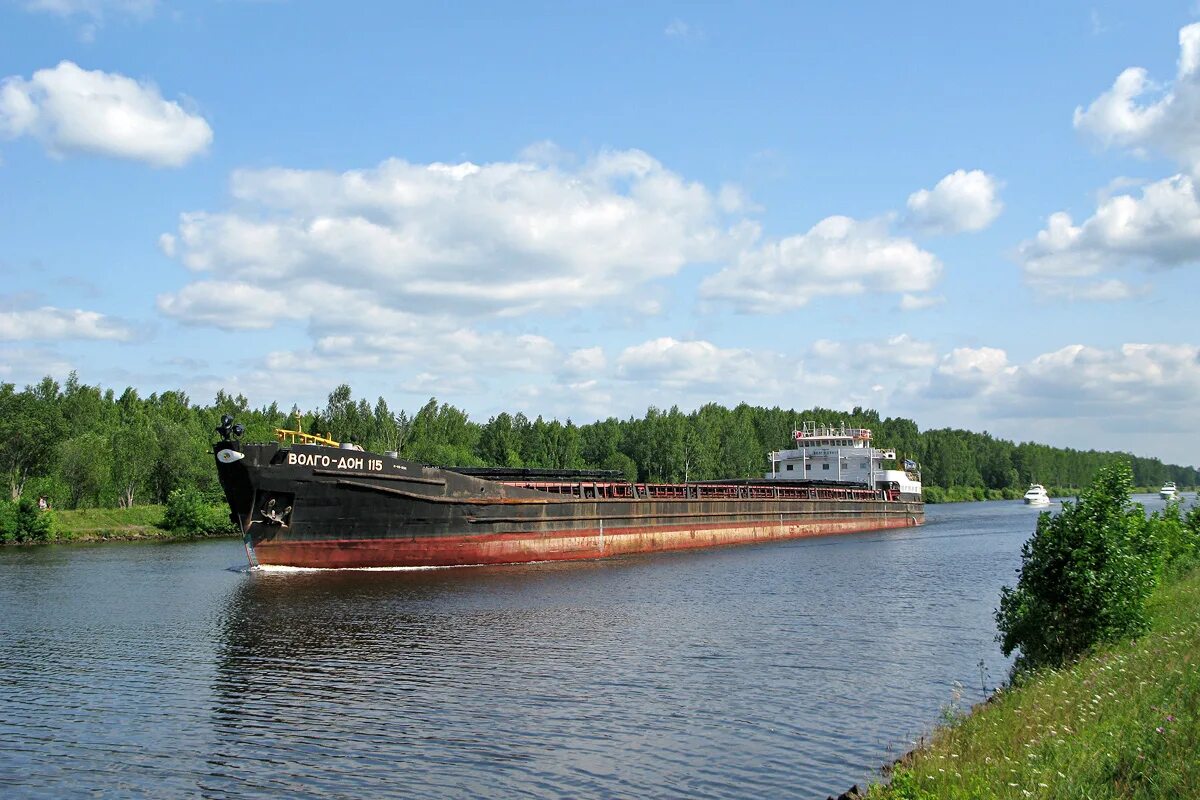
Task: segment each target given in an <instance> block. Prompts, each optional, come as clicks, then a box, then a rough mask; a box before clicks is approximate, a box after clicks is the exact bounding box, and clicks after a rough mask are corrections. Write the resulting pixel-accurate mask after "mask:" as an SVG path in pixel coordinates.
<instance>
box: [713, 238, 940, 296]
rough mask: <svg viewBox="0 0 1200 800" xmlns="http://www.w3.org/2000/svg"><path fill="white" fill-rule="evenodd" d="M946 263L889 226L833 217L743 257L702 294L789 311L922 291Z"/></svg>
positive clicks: (933, 282) (743, 254)
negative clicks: (820, 301)
mask: <svg viewBox="0 0 1200 800" xmlns="http://www.w3.org/2000/svg"><path fill="white" fill-rule="evenodd" d="M941 271H942V265H941V262H940V261H939V260H938V258H937V257H936V256H935V255H933V254H932V253H930V252H928V251H925V250H922V249H921V248H920V247H918V246H917V245H916V244H915V243H914V242H913V241H912V240H910V239H907V238H904V237H898V236H893V235H892V234H891V233H889V231H888V226H887V223H886V221H883V220H872V221H865V222H864V221H860V220H854V219H851V218H849V217H841V216H834V217H827V218H826V219H823V220H821V221H820V222H818V223H817V224H816V225H814V226H813V227H812V229H811V230H809V231H808V232H807V233H805V234H801V235H799V236H789V237H786V238H783V239H781V240H779V241H777V242H768V243H765V244H763V245H762V246H760V247H756V248H751V249H746V250H744V251H743V252H741V253H740V254H739V256H738V258H737V261H736V263H735V264H734V265H733V266H730V267H727V268H725V269H723V270H721V271H720V272H718V273H717V274H716V275H713V276H711V277H709V278H706V279H705V280H704V281H703V282H702V283H701V285H700V293H701V296H703V297H705V298H707V299H710V300H721V301H726V302H729V303H731V304H733V305H734V306H735V307H737V308H739V309H741V310H743V311H750V312H759V313H764V312H782V311H789V310H793V309H796V308H800V307H802V306H804V305H807V304H808V302H809V301H811V300H812V299H813V298H815V297H821V296H832V295H856V294H862V293H864V292H914V291H917V292H920V291H927V290H929V289H931V288H933V286H934V285H935V284H936V282H937V280H938V278H939V276H940V275H941Z"/></svg>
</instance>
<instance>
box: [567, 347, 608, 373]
mask: <svg viewBox="0 0 1200 800" xmlns="http://www.w3.org/2000/svg"><path fill="white" fill-rule="evenodd" d="M607 367H608V357H607V356H605V355H604V348H602V347H583V348H580V349H578V350H573V351H571V353H570V354H569V355H568V356H567V357H566V358H565V359H564V360H563V365H562V372H563V374H565V375H568V376H571V377H577V378H587V377H593V376H596V375H600V374H602V373H603V372H604V370H605V369H606V368H607Z"/></svg>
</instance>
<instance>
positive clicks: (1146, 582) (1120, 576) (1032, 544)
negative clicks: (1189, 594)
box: [996, 463, 1157, 670]
mask: <svg viewBox="0 0 1200 800" xmlns="http://www.w3.org/2000/svg"><path fill="white" fill-rule="evenodd" d="M1132 488H1133V472H1132V470H1131V469H1130V467H1129V465H1128V464H1125V463H1118V464H1114V465H1111V466H1108V467H1105V468H1103V469H1102V470H1100V472H1099V473H1098V474H1097V476H1096V479H1095V481H1094V482H1093V483H1092V486H1091V488H1090V489H1087V490H1085V491H1084V492H1083V493H1082V494H1081V495H1080V497H1079V502H1078V503H1069V502H1068V503H1063V510H1062V512H1061V513H1059V514H1058V515H1052V514H1050V513H1049V512H1044V513H1042V515H1041V516H1040V517H1039V518H1038V523H1037V530H1036V531H1035V532H1034V534H1033V536H1032V538H1030V539H1029V541H1027V542H1026V543H1025V544H1024V546H1023V547H1022V548H1021V569H1020V572H1019V578H1018V580H1017V586H1016V588H1015V589H1012V588H1009V587H1007V586H1006V587H1004V589H1003V590H1001V595H1000V608H999V610H997V612H996V626H997V628H998V630H999V632H1000V634H999V639H1000V644H1001V649H1002V650H1003V651H1004V654H1005V655H1009V654H1011V653H1012V652H1013V651H1015V650H1018V649H1019V650H1020V651H1021V653H1020V657H1019V658H1018V659H1017V663H1016V669H1017V670H1023V669H1028V668H1036V667H1041V666H1051V667H1056V666H1060V665H1062V664H1064V663H1066V662H1067V661H1070V660H1071V659H1073V658H1075V657H1077V656H1079V655H1081V654H1082V653H1084V652H1085V651H1086V650H1087V649H1088V648H1090V647H1092V646H1093V645H1095V644H1098V643H1100V642H1107V641H1113V640H1114V639H1117V638H1120V637H1123V636H1127V635H1130V634H1136V633H1138V632H1140V631H1141V630H1142V629H1143V628H1144V627H1145V625H1146V621H1147V617H1146V612H1145V608H1144V606H1145V599H1146V597H1147V596H1149V594H1150V591H1151V589H1152V588H1153V587H1154V582H1155V576H1156V573H1157V568H1156V563H1155V562H1156V557H1155V551H1154V542H1153V540H1152V539H1151V537H1149V536H1147V535H1146V517H1145V513H1144V512H1143V510H1142V507H1141V506H1138V505H1135V504H1133V503H1132V502H1131V501H1130V498H1129V496H1130V492H1131V491H1132Z"/></svg>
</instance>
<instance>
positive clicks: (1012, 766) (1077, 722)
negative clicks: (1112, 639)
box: [867, 570, 1200, 800]
mask: <svg viewBox="0 0 1200 800" xmlns="http://www.w3.org/2000/svg"><path fill="white" fill-rule="evenodd" d="M1149 609H1150V612H1151V620H1152V622H1151V627H1150V630H1149V631H1148V632H1147V633H1146V634H1144V635H1143V636H1142V637H1140V638H1139V639H1137V640H1135V641H1127V642H1122V643H1120V644H1116V645H1110V646H1106V647H1102V648H1099V649H1098V650H1096V651H1095V652H1094V653H1092V654H1091V655H1089V656H1087V657H1085V658H1083V659H1081V660H1080V661H1079V662H1077V663H1076V664H1074V665H1072V666H1070V667H1067V668H1064V669H1061V670H1044V671H1039V672H1037V673H1034V674H1032V675H1030V676H1028V677H1026V678H1025V679H1024V680H1022V681H1021V682H1020V684H1019V685H1017V686H1013V687H1009V688H1005V689H1003V690H998V691H997V692H996V694H995V695H993V697H992V698H991V699H990V700H989V701H988V702H986V703H982V704H980V705H979V706H976V708H975V709H973V710H972V711H971V712H970V713H968V714H965V715H962V716H958V712H957V710H956V709H954V708H949V709H947V714H948V715H950V716H952V717H953V718H952V719H951V720H950V721H949V722H947V723H946V724H945V725H943V726H941V727H939V728H938V729H936V730H935V731H934V732H933V734H932V736H931V737H930V739H929V741H928V743H927V744H925V745H923V746H922V747H920V748H919V749H917V750H914V751H913V752H911V753H909V754H908V755H906V756H905V757H904V758H902V759H900V761H898V762H897V763H896V765H894V767H893V769H892V782H891V784H889V785H882V784H881V785H875V786H872V787H871V788H870V791H869V792H868V794H867V797H869V798H871V800H926V799H927V798H928V799H929V800H933V798H938V799H939V800H940V798H952V799H954V800H957V799H958V798H962V799H963V800H966V798H1013V800H1026V799H1027V798H1052V797H1088V798H1146V800H1149V798H1161V797H1191V796H1194V792H1195V789H1196V787H1197V786H1200V759H1197V758H1196V753H1198V752H1200V668H1197V666H1196V665H1197V664H1200V570H1194V571H1192V572H1191V573H1190V574H1188V575H1187V576H1186V577H1184V578H1182V579H1180V580H1177V581H1174V582H1172V583H1170V584H1168V585H1166V586H1163V587H1161V588H1160V589H1158V590H1157V591H1156V592H1155V593H1154V595H1153V596H1152V598H1151V600H1150V605H1149Z"/></svg>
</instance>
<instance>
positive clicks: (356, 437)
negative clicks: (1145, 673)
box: [0, 373, 1200, 518]
mask: <svg viewBox="0 0 1200 800" xmlns="http://www.w3.org/2000/svg"><path fill="white" fill-rule="evenodd" d="M223 414H229V415H231V416H233V417H234V418H235V419H236V420H237V421H238V422H239V423H240V424H242V425H244V426H245V430H246V435H245V438H246V440H247V441H258V442H263V441H271V440H273V439H274V438H275V431H276V429H280V428H287V429H295V428H296V427H297V426H300V427H302V428H303V429H304V430H305V431H309V432H313V433H321V434H328V435H329V436H330V437H331V438H333V439H334V440H336V441H339V442H352V443H355V444H358V445H361V446H362V447H364V448H365V449H367V450H371V451H374V452H387V451H396V452H398V453H399V454H400V455H401V457H403V458H406V459H409V460H412V461H418V462H423V463H427V464H439V465H455V466H474V467H489V466H490V467H514V468H521V467H526V468H535V469H603V470H612V471H614V472H616V473H618V474H620V475H621V476H623V477H624V478H625V479H627V480H631V481H638V482H643V483H676V482H683V481H694V480H719V479H723V478H753V477H762V476H763V475H764V474H765V472H766V471H767V470H768V469H769V466H768V463H769V462H768V460H767V453H768V452H769V451H774V450H779V449H782V448H787V447H789V446H790V443H791V441H792V431H793V430H794V429H795V428H796V427H797V426H798V425H799V424H800V423H802V422H806V421H812V422H815V423H817V424H821V425H834V426H836V425H840V424H845V425H848V426H851V427H858V428H869V429H871V431H872V433H873V434H874V441H875V442H876V443H877V444H878V445H880V446H884V447H887V448H889V449H893V448H894V449H895V450H896V455H897V463H899V464H902V463H903V462H904V461H905V460H912V461H915V462H917V463H918V464H920V468H921V470H920V471H921V478H922V483H923V484H924V486H925V487H926V490H927V494H926V502H929V503H936V502H941V501H947V500H975V499H986V498H1001V497H1012V496H1019V495H1020V494H1022V493H1024V492H1025V490H1026V489H1027V488H1028V486H1029V484H1030V483H1035V482H1036V483H1041V484H1043V485H1046V486H1049V487H1065V488H1063V489H1059V490H1054V489H1053V488H1052V490H1051V491H1052V494H1055V493H1058V494H1064V495H1074V494H1075V492H1076V491H1077V490H1076V489H1073V488H1070V487H1079V486H1086V485H1087V484H1088V482H1090V481H1091V479H1092V476H1093V475H1095V474H1096V472H1097V471H1098V470H1099V469H1101V468H1103V467H1104V466H1106V465H1109V464H1113V463H1116V462H1124V463H1128V464H1130V465H1131V467H1132V470H1133V475H1134V481H1135V483H1136V484H1137V485H1139V486H1146V487H1152V488H1157V487H1159V486H1161V485H1162V484H1163V483H1165V482H1166V481H1174V482H1175V483H1176V484H1177V485H1179V486H1184V487H1186V486H1195V485H1197V484H1200V470H1197V469H1195V468H1194V467H1187V466H1179V465H1174V464H1164V463H1163V462H1162V461H1160V460H1159V459H1155V458H1143V457H1139V456H1135V455H1132V454H1130V453H1121V452H1101V451H1096V450H1086V451H1085V450H1074V449H1071V448H1060V447H1050V446H1048V445H1043V444H1037V443H1035V442H1021V443H1015V442H1011V441H1008V440H1005V439H998V438H996V437H994V436H992V435H991V434H989V433H987V432H984V433H975V432H972V431H965V430H959V429H952V428H939V429H926V430H921V429H920V428H918V426H917V424H916V422H914V421H913V420H910V419H905V418H902V417H886V418H885V417H881V416H880V415H879V413H878V412H876V411H874V410H871V409H864V408H861V407H860V408H854V409H852V410H850V411H837V410H833V409H828V408H819V407H815V408H808V409H801V410H797V409H794V408H789V409H783V408H779V407H774V408H764V407H760V406H751V405H748V404H746V403H742V404H740V405H738V406H736V407H733V408H726V407H724V406H721V405H718V404H716V403H708V404H706V405H704V406H701V407H700V408H698V409H696V410H694V411H691V412H683V411H681V410H680V409H679V408H677V407H672V408H670V409H659V408H654V407H651V408H649V409H647V410H646V412H645V414H644V415H643V416H641V417H635V416H630V417H628V418H626V419H619V418H617V417H609V418H607V419H602V420H597V421H596V422H589V423H586V424H582V425H577V424H575V423H574V422H573V421H572V420H570V419H567V420H565V421H559V420H557V419H550V420H547V419H544V418H542V417H540V416H539V417H535V418H533V419H531V418H529V417H527V416H526V415H525V414H523V413H508V412H500V413H497V414H495V415H494V416H492V417H490V418H488V419H487V421H486V422H484V421H476V420H473V419H471V418H470V417H469V415H468V414H467V412H466V411H464V410H462V409H459V408H455V407H454V406H452V405H450V404H448V403H439V402H438V401H437V399H436V398H430V400H429V401H428V402H427V403H425V405H424V406H422V407H421V408H420V409H419V410H417V411H416V412H415V413H411V415H410V413H409V412H407V411H403V410H401V411H393V410H392V408H391V407H390V406H389V405H388V403H387V401H386V400H385V399H384V398H382V397H380V398H379V399H378V400H376V402H375V403H374V404H371V403H369V402H368V401H366V400H365V399H356V398H354V396H353V394H352V392H351V389H350V387H349V386H346V385H344V384H343V385H341V386H338V387H337V388H335V389H334V390H333V391H332V392H331V393H330V394H329V396H328V402H327V403H326V405H325V406H324V407H323V408H319V409H315V410H309V411H302V410H301V409H299V408H298V407H295V406H292V407H291V408H290V409H289V408H285V407H280V406H279V405H278V404H276V403H272V404H271V405H269V406H264V407H261V408H251V407H250V405H249V402H248V401H247V400H246V398H245V397H242V396H240V395H238V396H231V395H229V394H227V393H225V392H224V391H220V392H218V393H217V395H216V397H215V399H214V400H213V401H212V402H211V403H209V404H207V405H205V404H198V403H194V402H192V401H191V400H190V399H189V398H188V396H187V395H186V394H184V393H183V392H179V391H164V392H161V393H152V394H150V395H148V396H145V397H143V396H141V395H140V394H139V393H138V392H137V391H136V390H134V389H133V388H126V389H125V390H124V391H123V392H121V393H117V392H115V391H114V390H113V389H105V388H102V387H100V386H88V385H86V384H83V383H80V381H79V380H78V378H77V376H76V375H75V374H73V373H72V374H71V376H70V377H69V378H68V379H67V380H66V382H65V383H64V384H61V385H60V384H59V383H58V382H57V381H55V380H53V379H52V378H49V377H47V378H44V379H43V380H42V381H41V382H39V383H38V384H36V385H31V386H26V387H25V388H24V389H21V390H18V389H17V387H16V386H14V385H13V384H11V383H0V476H2V477H3V478H4V479H5V482H6V486H5V488H6V489H7V492H6V493H5V494H6V495H7V497H8V498H9V500H6V501H0V506H3V507H0V518H7V517H11V516H13V515H14V514H25V512H23V511H21V510H20V508H19V505H20V503H21V502H23V501H24V500H25V499H29V500H32V501H33V502H35V503H36V502H37V501H38V500H39V499H40V498H44V499H45V501H46V502H47V503H49V505H50V506H51V507H52V508H54V509H65V510H74V509H102V508H131V507H137V506H141V505H165V504H167V503H168V501H169V498H170V496H171V494H172V493H173V492H176V491H191V492H198V493H199V494H200V495H201V496H202V497H203V498H205V500H206V501H207V502H208V503H209V504H213V505H215V504H218V503H219V502H220V501H221V500H222V495H221V490H220V487H219V486H218V485H217V481H216V470H215V469H214V468H213V460H212V443H213V441H214V433H213V431H214V429H215V428H216V426H217V424H218V422H219V420H220V418H221V416H222V415H223ZM9 501H11V502H9ZM6 503H7V505H5V504H6ZM14 506H15V510H14Z"/></svg>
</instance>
